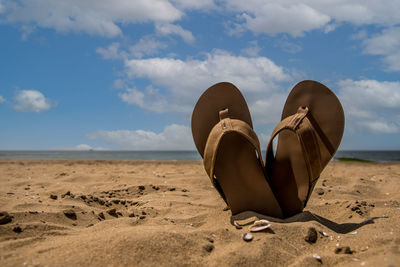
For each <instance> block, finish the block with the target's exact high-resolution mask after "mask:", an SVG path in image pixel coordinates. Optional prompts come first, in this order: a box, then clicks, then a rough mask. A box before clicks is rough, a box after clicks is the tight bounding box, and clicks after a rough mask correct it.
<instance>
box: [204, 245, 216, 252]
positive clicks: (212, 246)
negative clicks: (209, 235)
mask: <svg viewBox="0 0 400 267" xmlns="http://www.w3.org/2000/svg"><path fill="white" fill-rule="evenodd" d="M203 248H204V250H205V251H207V252H208V253H210V252H211V251H213V250H214V245H211V244H207V245H204V246H203Z"/></svg>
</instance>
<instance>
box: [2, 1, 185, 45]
mask: <svg viewBox="0 0 400 267" xmlns="http://www.w3.org/2000/svg"><path fill="white" fill-rule="evenodd" d="M2 10H3V14H4V15H3V16H4V19H3V20H4V21H5V22H7V23H19V24H22V25H34V26H38V27H43V28H52V29H55V30H56V31H58V32H84V33H88V34H92V35H100V36H106V37H115V36H118V35H121V34H122V30H121V28H120V27H119V26H118V24H129V23H138V22H173V21H176V20H178V19H180V18H181V17H182V15H183V13H182V12H181V11H180V10H178V9H177V8H176V7H174V6H173V5H172V4H171V3H170V2H169V1H165V0H136V1H130V0H114V1H109V0H85V1H81V0H69V1H63V0H20V1H18V2H16V1H11V0H6V1H3V7H2Z"/></svg>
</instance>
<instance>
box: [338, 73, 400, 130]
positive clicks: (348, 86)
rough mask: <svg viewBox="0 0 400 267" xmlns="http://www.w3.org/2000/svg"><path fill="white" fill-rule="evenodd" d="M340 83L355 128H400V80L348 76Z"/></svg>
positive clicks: (344, 106) (341, 98)
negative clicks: (351, 77) (361, 78)
mask: <svg viewBox="0 0 400 267" xmlns="http://www.w3.org/2000/svg"><path fill="white" fill-rule="evenodd" d="M338 86H339V95H338V96H339V98H340V100H341V102H342V104H343V108H344V111H345V114H346V121H347V122H346V125H347V127H348V128H349V129H351V131H357V130H366V131H369V132H373V133H396V132H400V119H399V117H398V114H400V82H387V81H384V82H380V81H376V80H359V81H353V80H350V79H348V80H342V81H339V82H338Z"/></svg>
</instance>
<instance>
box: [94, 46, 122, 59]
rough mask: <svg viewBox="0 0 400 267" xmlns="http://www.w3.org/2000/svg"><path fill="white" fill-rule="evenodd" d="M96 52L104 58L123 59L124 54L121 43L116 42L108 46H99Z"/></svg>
mask: <svg viewBox="0 0 400 267" xmlns="http://www.w3.org/2000/svg"><path fill="white" fill-rule="evenodd" d="M96 52H97V53H98V54H100V55H102V56H103V58H104V59H122V58H123V54H122V53H121V52H120V51H119V43H117V42H115V43H112V44H110V45H109V46H107V47H106V48H102V47H99V48H97V49H96Z"/></svg>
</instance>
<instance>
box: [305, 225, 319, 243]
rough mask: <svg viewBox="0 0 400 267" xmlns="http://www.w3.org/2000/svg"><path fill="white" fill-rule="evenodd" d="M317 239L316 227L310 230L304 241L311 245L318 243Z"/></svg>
mask: <svg viewBox="0 0 400 267" xmlns="http://www.w3.org/2000/svg"><path fill="white" fill-rule="evenodd" d="M317 239H318V233H317V231H316V230H315V228H314V227H310V228H308V232H307V235H306V236H305V238H304V240H305V241H307V242H308V243H310V244H311V243H315V242H317Z"/></svg>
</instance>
